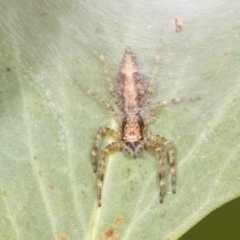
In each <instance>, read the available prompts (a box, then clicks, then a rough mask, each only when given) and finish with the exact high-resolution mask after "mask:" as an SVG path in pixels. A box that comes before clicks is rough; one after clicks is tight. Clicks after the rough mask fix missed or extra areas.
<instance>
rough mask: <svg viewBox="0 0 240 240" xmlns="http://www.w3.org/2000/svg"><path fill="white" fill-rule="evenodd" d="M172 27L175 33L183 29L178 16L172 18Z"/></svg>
mask: <svg viewBox="0 0 240 240" xmlns="http://www.w3.org/2000/svg"><path fill="white" fill-rule="evenodd" d="M174 27H175V31H176V33H180V32H181V31H182V30H183V23H182V21H181V19H180V18H178V17H175V19H174Z"/></svg>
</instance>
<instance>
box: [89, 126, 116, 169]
mask: <svg viewBox="0 0 240 240" xmlns="http://www.w3.org/2000/svg"><path fill="white" fill-rule="evenodd" d="M103 134H105V135H108V136H110V137H112V138H114V139H118V138H119V134H118V133H117V132H116V131H114V130H112V129H110V128H106V127H100V128H99V129H98V131H97V133H96V135H95V139H94V144H93V149H92V164H93V171H94V172H96V171H97V160H96V158H97V150H98V146H99V142H100V140H101V139H102V136H103Z"/></svg>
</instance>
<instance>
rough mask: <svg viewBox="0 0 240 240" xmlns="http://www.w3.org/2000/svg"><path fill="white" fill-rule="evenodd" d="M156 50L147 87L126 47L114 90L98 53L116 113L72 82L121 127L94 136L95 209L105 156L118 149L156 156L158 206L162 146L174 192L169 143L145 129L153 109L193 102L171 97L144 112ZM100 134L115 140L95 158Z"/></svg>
mask: <svg viewBox="0 0 240 240" xmlns="http://www.w3.org/2000/svg"><path fill="white" fill-rule="evenodd" d="M159 49H160V48H159ZM159 49H158V54H157V55H156V57H155V63H154V67H153V70H152V78H151V79H150V81H149V83H148V84H147V83H146V81H145V79H144V77H143V75H142V74H141V73H140V71H139V67H138V64H137V61H136V58H135V56H134V54H133V52H132V50H131V49H130V48H129V47H127V48H126V49H125V53H124V55H123V59H122V62H121V66H120V69H119V73H118V78H117V85H116V87H114V86H113V84H112V81H111V79H110V76H109V74H108V70H107V65H106V61H105V59H104V56H103V55H102V54H100V60H101V63H102V65H103V70H104V74H105V77H106V80H107V83H108V89H109V91H110V93H111V95H112V96H113V97H114V98H115V102H117V104H118V109H119V110H120V111H119V112H120V113H119V112H116V111H115V108H114V107H113V106H112V104H111V103H110V102H109V101H107V100H104V99H103V98H102V97H101V96H99V95H98V94H97V93H96V92H93V91H91V90H89V89H87V88H86V87H84V86H82V85H81V84H79V83H77V82H76V81H75V82H76V83H77V84H78V85H79V86H80V87H81V88H82V89H83V90H85V91H87V92H88V93H89V94H90V95H92V96H94V97H95V98H96V99H97V100H99V101H100V102H101V103H103V104H104V105H105V107H106V108H107V109H108V110H109V111H110V112H111V113H112V114H113V116H114V117H116V118H117V119H118V121H119V122H120V124H121V131H120V132H117V131H115V130H112V129H110V128H107V127H100V128H99V130H98V131H97V133H96V136H95V140H94V145H93V150H92V163H93V170H94V172H96V171H97V172H98V173H97V175H98V177H97V179H98V180H97V196H98V206H99V207H100V206H101V196H102V187H103V180H104V173H105V159H106V156H107V155H108V154H109V153H110V152H113V151H117V150H120V149H122V148H123V149H125V150H126V151H127V152H128V153H129V154H130V155H131V156H136V155H137V154H139V153H140V152H141V151H142V150H143V148H144V147H146V148H148V149H151V150H153V151H155V152H156V153H157V155H158V171H159V179H160V202H161V203H162V202H163V197H164V192H165V177H164V151H163V148H162V147H166V149H167V152H168V158H169V163H170V168H171V176H172V192H173V193H175V192H176V168H175V157H174V148H173V146H172V143H171V142H170V141H168V140H167V139H166V138H164V137H162V136H160V135H153V134H152V133H150V131H149V130H148V129H147V127H146V126H147V124H149V123H151V122H153V121H154V120H155V118H154V116H155V113H156V110H157V108H159V107H161V106H166V105H168V104H170V103H179V102H180V101H186V100H187V101H189V100H193V99H192V98H189V99H180V98H174V99H170V100H168V101H166V100H164V101H159V102H156V103H154V104H152V105H151V106H149V108H148V109H147V108H146V107H147V106H148V104H147V101H148V100H149V98H150V96H151V95H152V92H153V83H154V80H155V75H156V72H157V69H158V63H159ZM143 110H147V111H148V112H149V117H147V118H146V117H144V116H143V115H145V113H144V114H143ZM103 135H108V136H110V137H112V138H113V139H115V141H114V142H112V143H110V144H108V145H107V146H105V147H104V149H103V150H102V151H101V152H100V153H99V155H98V154H97V153H98V146H99V143H100V140H101V138H102V136H103ZM97 158H98V161H97ZM97 162H98V164H97ZM97 165H98V167H97Z"/></svg>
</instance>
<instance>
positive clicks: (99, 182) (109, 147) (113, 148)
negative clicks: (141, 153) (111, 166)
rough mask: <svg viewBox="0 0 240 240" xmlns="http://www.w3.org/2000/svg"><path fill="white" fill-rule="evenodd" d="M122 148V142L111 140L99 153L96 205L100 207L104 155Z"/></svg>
mask: <svg viewBox="0 0 240 240" xmlns="http://www.w3.org/2000/svg"><path fill="white" fill-rule="evenodd" d="M121 148H122V142H121V141H118V142H113V143H111V144H108V145H107V146H106V147H105V148H104V149H103V150H102V151H101V154H100V160H99V164H98V180H97V197H98V206H99V207H101V196H102V187H103V180H104V172H105V157H106V155H107V154H108V153H109V152H112V151H116V150H119V149H121Z"/></svg>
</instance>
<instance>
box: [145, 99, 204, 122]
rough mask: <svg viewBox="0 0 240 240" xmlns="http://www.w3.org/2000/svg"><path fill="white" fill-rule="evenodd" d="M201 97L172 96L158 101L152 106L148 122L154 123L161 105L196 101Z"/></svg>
mask: <svg viewBox="0 0 240 240" xmlns="http://www.w3.org/2000/svg"><path fill="white" fill-rule="evenodd" d="M199 99H200V98H199V97H195V98H172V99H169V100H163V101H159V102H156V103H154V104H153V105H152V106H151V107H150V117H149V118H147V119H146V124H149V123H152V122H153V121H154V120H155V115H156V111H157V109H158V108H159V107H163V106H167V105H170V104H172V103H181V102H190V101H196V100H199Z"/></svg>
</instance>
